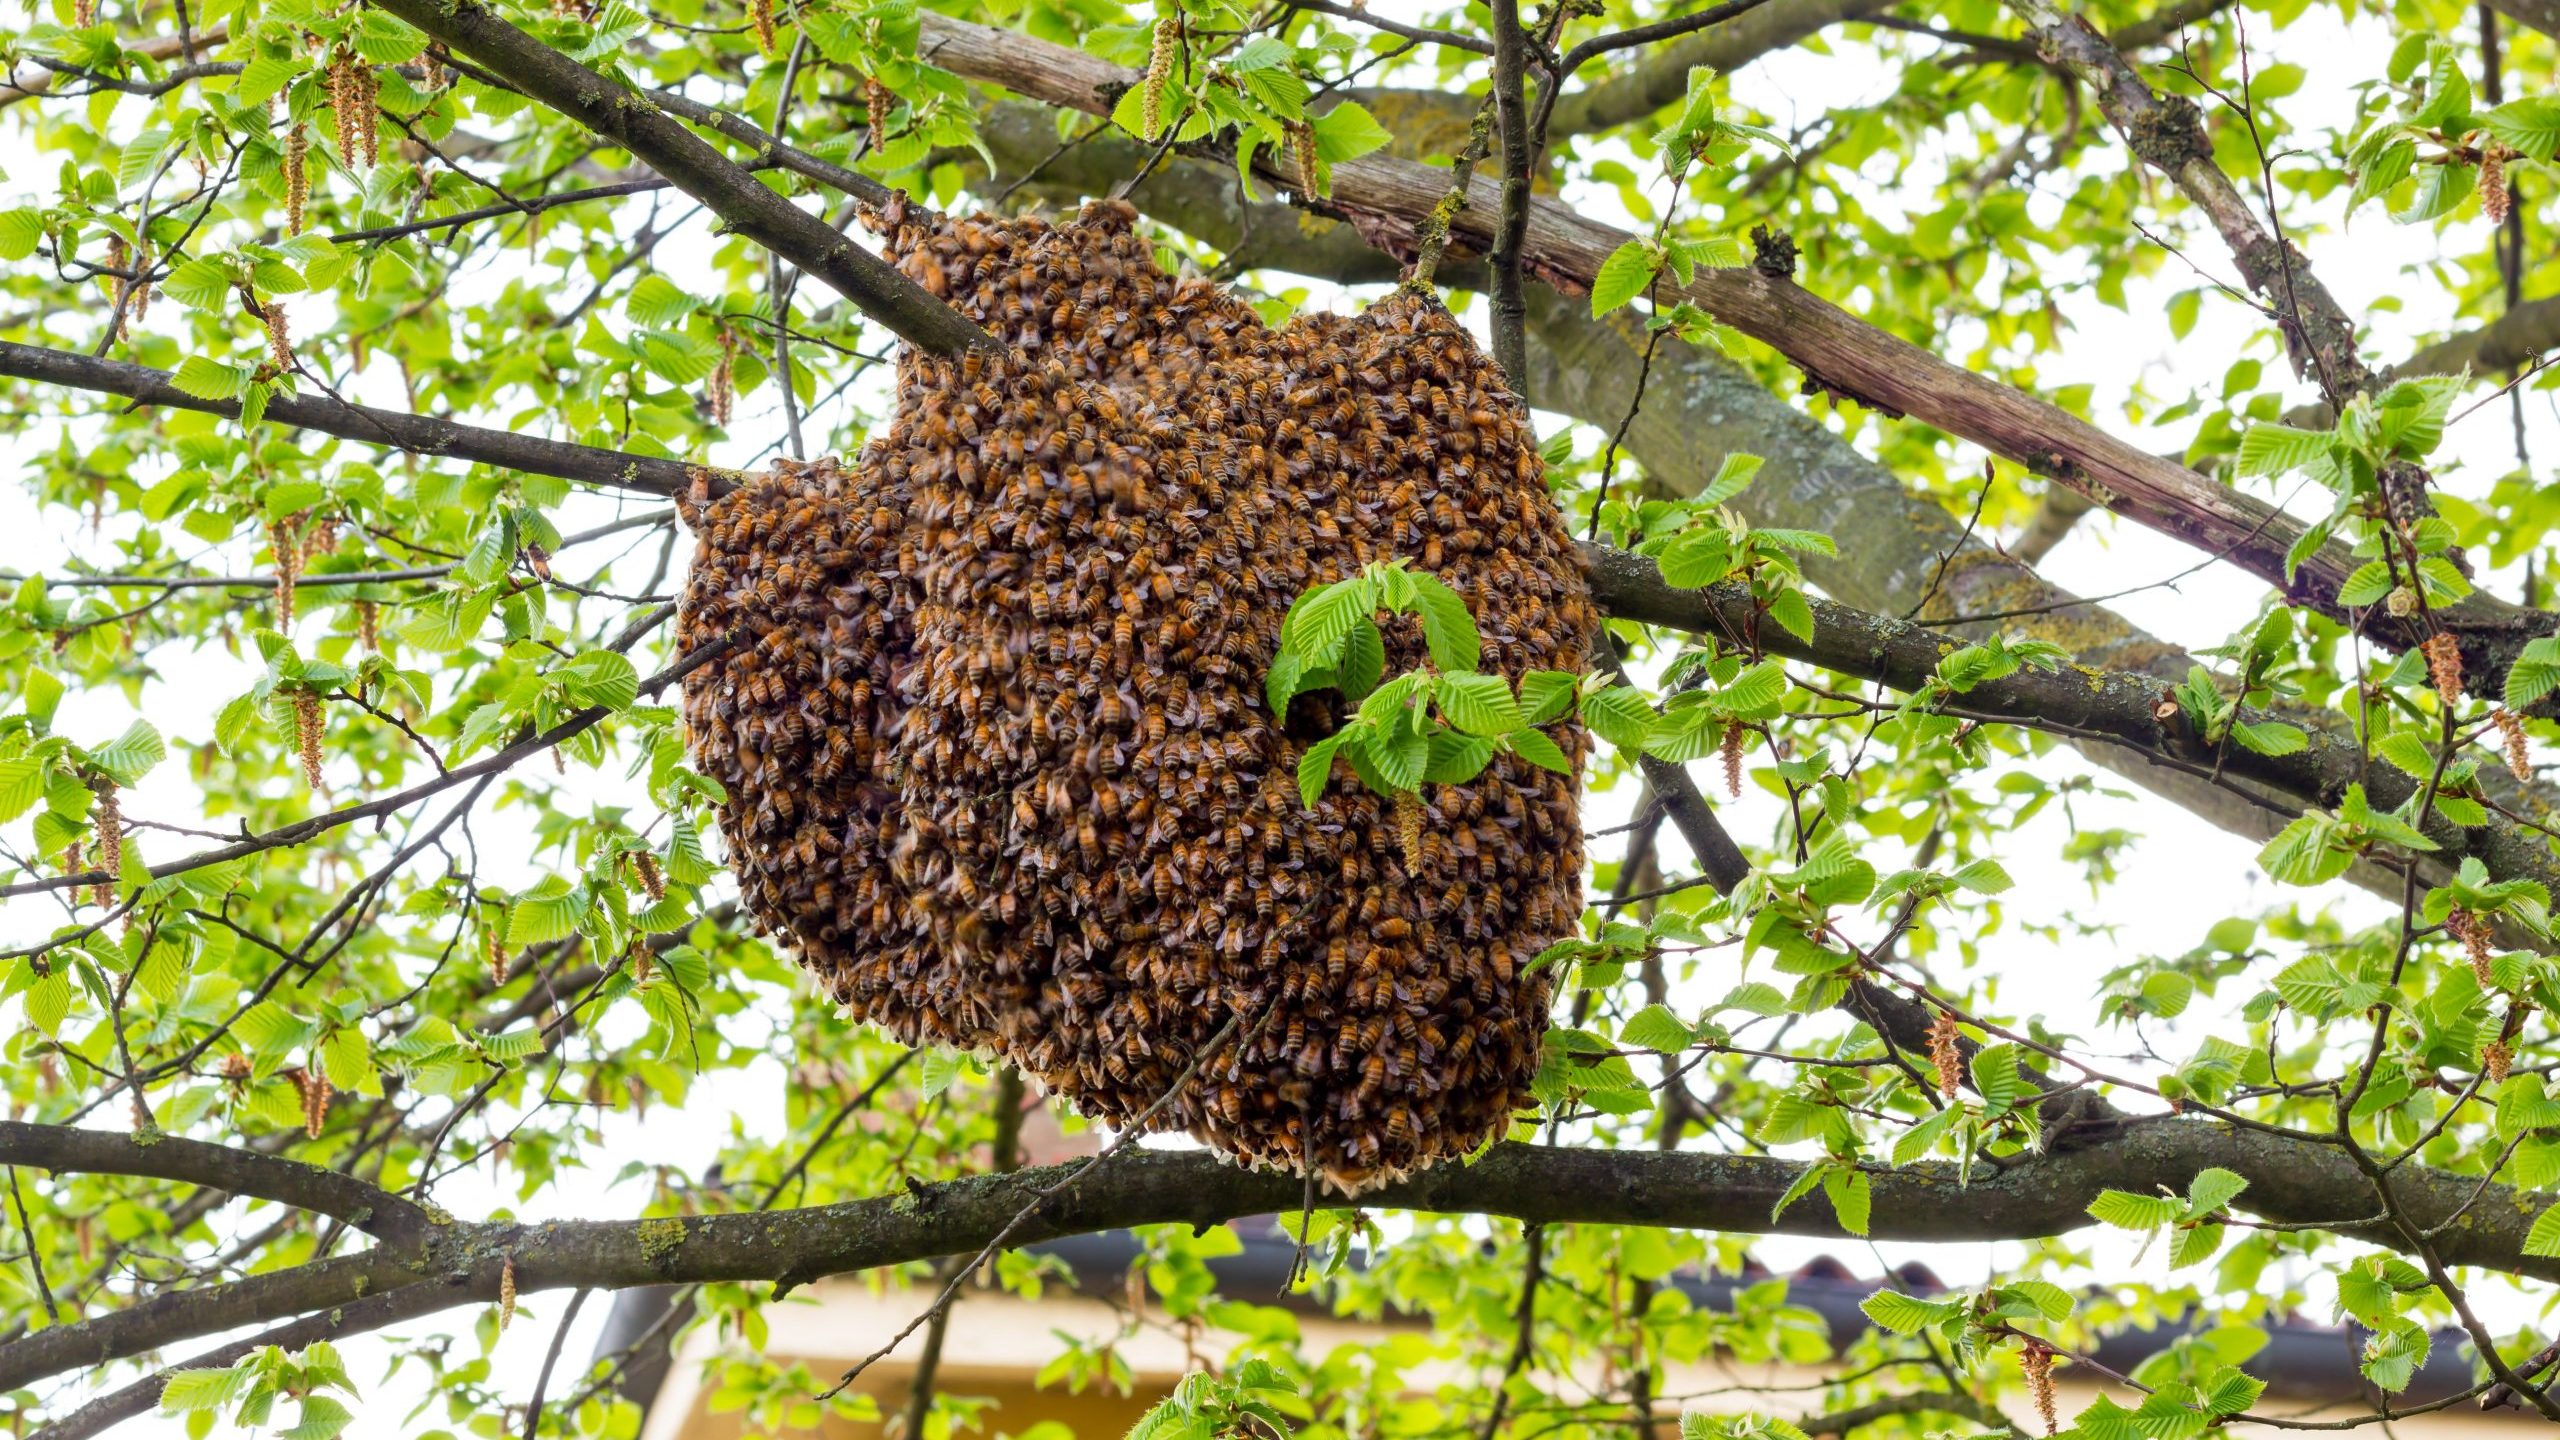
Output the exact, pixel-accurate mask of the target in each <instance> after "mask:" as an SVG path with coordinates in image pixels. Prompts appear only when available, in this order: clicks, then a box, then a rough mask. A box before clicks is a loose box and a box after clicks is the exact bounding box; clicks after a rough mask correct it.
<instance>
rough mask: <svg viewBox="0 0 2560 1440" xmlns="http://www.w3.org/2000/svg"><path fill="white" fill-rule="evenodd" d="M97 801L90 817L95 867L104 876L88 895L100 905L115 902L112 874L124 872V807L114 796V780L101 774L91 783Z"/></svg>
mask: <svg viewBox="0 0 2560 1440" xmlns="http://www.w3.org/2000/svg"><path fill="white" fill-rule="evenodd" d="M92 788H93V789H95V791H96V792H97V796H98V801H97V806H96V808H95V810H94V811H93V812H92V817H91V818H92V819H93V820H94V821H95V822H96V825H97V830H98V868H99V869H100V870H103V871H105V872H106V876H107V878H106V879H104V880H101V881H99V882H98V888H97V892H96V894H95V895H94V896H93V897H92V898H93V899H95V900H96V901H97V903H99V904H101V905H113V904H114V903H116V877H117V876H119V875H122V874H123V873H124V807H123V805H122V804H121V803H120V802H118V800H117V799H116V784H115V782H114V781H112V780H108V779H104V778H101V779H99V780H97V781H95V782H94V783H93V786H92Z"/></svg>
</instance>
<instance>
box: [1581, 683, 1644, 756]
mask: <svg viewBox="0 0 2560 1440" xmlns="http://www.w3.org/2000/svg"><path fill="white" fill-rule="evenodd" d="M1653 722H1654V713H1653V705H1652V702H1650V701H1648V700H1646V699H1645V698H1644V693H1643V692H1642V691H1639V690H1637V689H1636V688H1635V687H1633V686H1630V685H1612V686H1610V687H1609V688H1608V689H1606V690H1595V691H1593V692H1592V693H1591V694H1589V695H1586V696H1584V697H1583V700H1582V723H1584V724H1585V725H1588V726H1590V727H1591V733H1592V734H1594V735H1597V736H1599V737H1600V738H1601V739H1603V740H1606V741H1608V742H1609V743H1610V744H1612V745H1615V746H1617V747H1618V748H1619V749H1621V750H1625V751H1628V752H1630V753H1633V752H1636V751H1640V750H1642V749H1643V748H1644V745H1645V740H1646V737H1647V736H1648V735H1650V734H1651V733H1652V730H1653Z"/></svg>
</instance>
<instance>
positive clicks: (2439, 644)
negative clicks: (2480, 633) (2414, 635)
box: [2418, 631, 2462, 708]
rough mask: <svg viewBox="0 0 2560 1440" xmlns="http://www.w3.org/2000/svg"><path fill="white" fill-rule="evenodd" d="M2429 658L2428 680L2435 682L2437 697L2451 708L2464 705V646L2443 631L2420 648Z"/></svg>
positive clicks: (2431, 637)
mask: <svg viewBox="0 0 2560 1440" xmlns="http://www.w3.org/2000/svg"><path fill="white" fill-rule="evenodd" d="M2418 648H2419V649H2420V651H2421V652H2423V653H2424V654H2425V655H2426V657H2427V678H2428V679H2429V680H2431V681H2433V682H2435V687H2436V697H2437V698H2438V699H2440V700H2442V701H2444V703H2445V705H2446V706H2447V707H2448V708H2450V707H2452V706H2455V705H2459V704H2461V703H2462V646H2461V645H2460V644H2459V643H2458V642H2457V641H2455V639H2454V638H2453V637H2452V636H2451V635H2448V634H2446V633H2444V632H2442V631H2438V632H2437V633H2435V634H2433V635H2430V636H2428V637H2427V639H2426V643H2425V644H2424V645H2421V646H2419V647H2418Z"/></svg>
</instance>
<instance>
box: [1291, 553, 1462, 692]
mask: <svg viewBox="0 0 2560 1440" xmlns="http://www.w3.org/2000/svg"><path fill="white" fill-rule="evenodd" d="M1377 608H1378V599H1377V586H1376V585H1375V584H1374V583H1373V582H1371V581H1370V580H1368V579H1367V578H1366V577H1364V576H1358V575H1355V576H1352V577H1351V578H1350V579H1348V580H1337V581H1335V582H1333V583H1332V584H1330V585H1326V586H1322V587H1320V588H1318V589H1316V590H1313V591H1310V592H1309V593H1308V594H1307V595H1306V596H1305V597H1304V598H1302V599H1301V600H1300V601H1299V602H1298V603H1297V604H1296V605H1295V606H1293V607H1291V609H1290V611H1289V617H1288V619H1286V620H1285V621H1283V622H1282V623H1281V626H1280V648H1281V649H1282V650H1284V651H1292V652H1295V653H1296V654H1297V656H1298V658H1299V659H1300V660H1301V661H1302V662H1303V663H1304V664H1305V665H1306V667H1307V669H1309V670H1311V671H1312V670H1329V669H1331V668H1332V667H1333V664H1334V662H1335V661H1336V660H1338V659H1340V658H1341V655H1342V647H1343V644H1344V642H1346V641H1348V640H1349V639H1350V638H1351V627H1352V625H1353V623H1354V622H1356V621H1359V620H1363V619H1366V618H1368V616H1369V613H1370V612H1371V611H1373V610H1375V609H1377ZM1470 668H1472V667H1470Z"/></svg>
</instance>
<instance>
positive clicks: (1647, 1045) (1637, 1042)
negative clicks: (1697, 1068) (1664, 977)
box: [1618, 1005, 1697, 1055]
mask: <svg viewBox="0 0 2560 1440" xmlns="http://www.w3.org/2000/svg"><path fill="white" fill-rule="evenodd" d="M1618 1039H1619V1041H1620V1042H1621V1043H1623V1044H1627V1045H1634V1046H1639V1047H1641V1048H1643V1049H1646V1050H1659V1051H1661V1052H1662V1053H1663V1054H1665V1055H1677V1054H1679V1053H1680V1052H1681V1051H1683V1050H1686V1049H1688V1048H1689V1046H1690V1045H1691V1044H1692V1043H1693V1042H1694V1041H1695V1040H1696V1039H1697V1037H1696V1036H1695V1035H1693V1034H1691V1033H1690V1030H1689V1027H1688V1026H1687V1025H1686V1024H1684V1023H1682V1021H1681V1019H1680V1017H1679V1016H1677V1015H1674V1014H1672V1013H1671V1007H1670V1006H1668V1005H1647V1006H1646V1007H1644V1008H1643V1009H1641V1010H1639V1011H1637V1012H1636V1013H1635V1014H1633V1015H1630V1016H1628V1017H1627V1023H1626V1024H1624V1025H1622V1026H1620V1027H1618Z"/></svg>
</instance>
